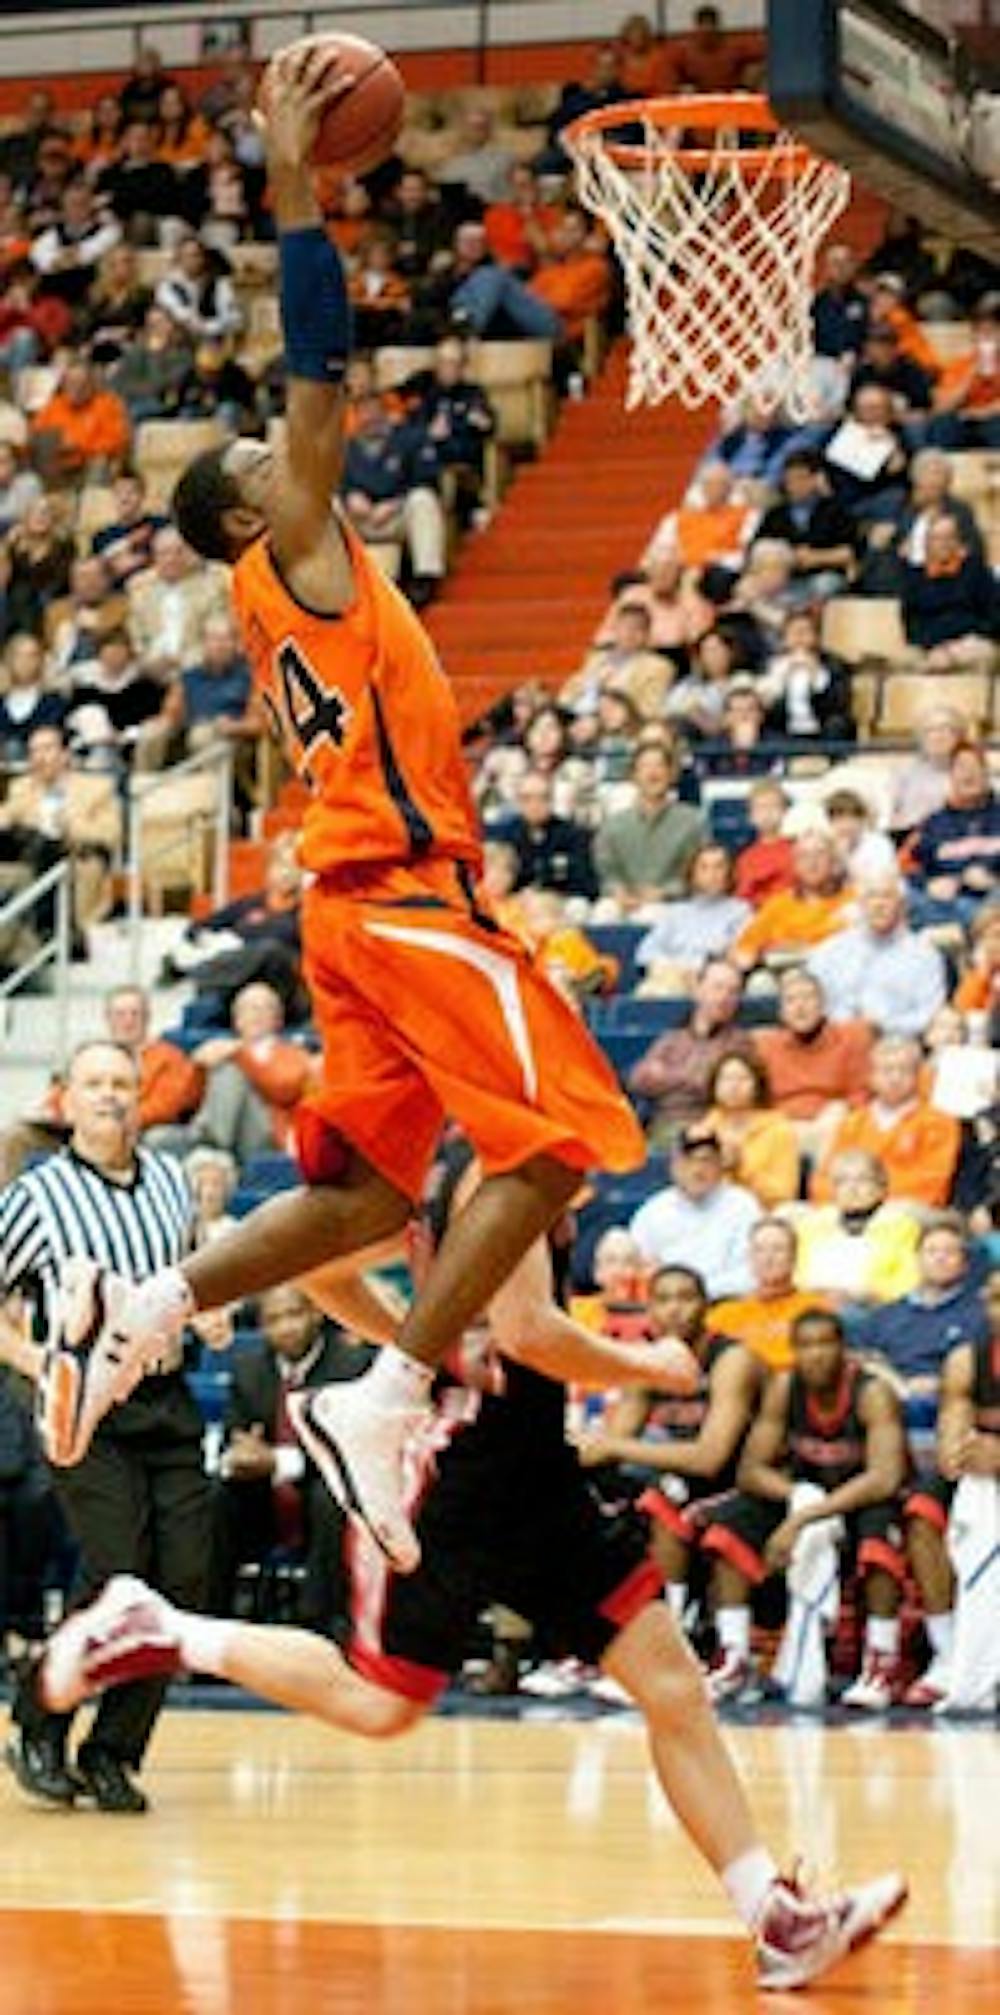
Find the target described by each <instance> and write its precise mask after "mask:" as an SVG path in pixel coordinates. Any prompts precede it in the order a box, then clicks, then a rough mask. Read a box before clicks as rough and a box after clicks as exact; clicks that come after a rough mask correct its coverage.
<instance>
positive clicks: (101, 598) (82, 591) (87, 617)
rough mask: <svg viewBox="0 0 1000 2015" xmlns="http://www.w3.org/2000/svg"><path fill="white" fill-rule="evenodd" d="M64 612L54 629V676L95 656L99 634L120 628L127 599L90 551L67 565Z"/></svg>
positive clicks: (63, 673) (100, 635) (102, 636)
mask: <svg viewBox="0 0 1000 2015" xmlns="http://www.w3.org/2000/svg"><path fill="white" fill-rule="evenodd" d="M67 604H68V605H67V609H66V614H65V615H64V616H61V617H60V618H59V620H58V621H57V622H56V624H55V626H54V629H53V637H52V653H51V663H52V670H53V674H54V676H56V677H62V676H65V674H66V673H71V674H72V673H73V672H75V670H76V667H77V666H78V665H83V664H89V663H90V661H91V660H92V659H93V658H95V657H96V656H97V652H98V649H99V647H100V644H101V640H102V638H104V637H106V636H107V635H108V633H109V632H110V631H111V630H118V629H121V627H122V625H123V623H124V622H125V618H126V616H127V613H128V603H127V601H126V600H125V596H124V595H123V594H122V593H121V591H120V590H119V589H116V588H114V587H113V586H112V584H111V580H110V577H109V574H108V569H107V567H106V566H105V564H104V561H103V560H102V559H100V558H99V557H95V556H94V555H93V554H91V555H90V556H89V557H87V558H85V559H82V560H74V561H73V562H72V565H71V567H70V575H69V595H68V598H67Z"/></svg>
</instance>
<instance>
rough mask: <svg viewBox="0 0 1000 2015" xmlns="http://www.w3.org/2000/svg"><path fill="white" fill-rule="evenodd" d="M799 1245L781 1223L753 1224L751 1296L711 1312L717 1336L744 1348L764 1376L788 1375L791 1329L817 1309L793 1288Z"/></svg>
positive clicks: (719, 1303)
mask: <svg viewBox="0 0 1000 2015" xmlns="http://www.w3.org/2000/svg"><path fill="white" fill-rule="evenodd" d="M798 1245H799V1241H798V1236H797V1234H796V1231H795V1226H794V1225H792V1224H789V1223H788V1222H787V1220H786V1219H785V1218H783V1217H761V1218H758V1220H757V1223H756V1224H755V1225H754V1227H753V1230H752V1231H751V1233H750V1273H751V1276H752V1287H751V1291H750V1293H749V1294H745V1295H741V1296H738V1297H737V1298H736V1299H735V1300H733V1301H717V1302H716V1303H715V1306H714V1308H713V1309H712V1320H713V1322H714V1323H715V1324H716V1326H717V1328H718V1329H719V1331H720V1333H721V1334H722V1335H723V1336H731V1337H734V1338H735V1340H736V1342H737V1343H742V1344H745V1346H746V1348H747V1350H749V1351H750V1352H751V1354H752V1356H754V1357H756V1358H758V1359H759V1361H760V1363H761V1364H763V1365H764V1366H765V1368H766V1370H768V1371H790V1370H791V1367H792V1364H793V1363H794V1356H793V1352H792V1324H793V1322H795V1321H796V1320H797V1318H798V1317H799V1316H800V1315H802V1314H803V1312H804V1311H805V1310H806V1309H807V1308H815V1306H816V1296H815V1294H804V1293H803V1291H802V1289H801V1288H799V1287H796V1285H795V1265H796V1259H797V1256H798Z"/></svg>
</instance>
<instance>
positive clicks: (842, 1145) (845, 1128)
mask: <svg viewBox="0 0 1000 2015" xmlns="http://www.w3.org/2000/svg"><path fill="white" fill-rule="evenodd" d="M921 1064H922V1057H921V1051H920V1044H919V1043H918V1042H916V1041H914V1039H913V1038H912V1037H910V1036H901V1035H888V1036H883V1037H882V1039H881V1041H879V1042H877V1043H876V1044H875V1047H874V1049H873V1050H872V1057H871V1073H870V1075H871V1093H870V1096H869V1098H868V1099H867V1100H866V1101H865V1103H864V1105H860V1106H856V1107H855V1108H854V1110H853V1111H852V1112H848V1113H845V1115H844V1117H843V1119H842V1120H841V1121H840V1124H839V1126H838V1127H837V1131H836V1133H835V1134H834V1136H833V1140H832V1142H831V1144H830V1147H829V1149H828V1151H827V1154H826V1156H825V1158H824V1160H823V1161H822V1162H821V1163H820V1166H819V1168H818V1169H817V1170H816V1173H815V1174H814V1176H813V1179H812V1183H811V1193H812V1195H813V1197H814V1199H815V1200H816V1202H818V1203H825V1202H826V1201H827V1199H828V1198H829V1197H830V1196H831V1194H833V1168H834V1165H835V1164H836V1162H837V1160H838V1157H839V1156H840V1155H842V1154H846V1153H847V1152H848V1151H849V1150H850V1149H852V1148H858V1149H860V1150H861V1151H862V1152H863V1153H867V1154H870V1155H871V1156H872V1157H873V1158H874V1159H877V1160H878V1161H879V1162H880V1163H881V1165H882V1167H883V1168H884V1170H885V1173H886V1178H887V1183H888V1191H887V1193H888V1195H889V1196H890V1197H892V1198H897V1197H898V1198H901V1199H903V1200H905V1201H906V1202H908V1203H916V1204H926V1205H928V1206H929V1207H930V1208H931V1209H932V1210H940V1209H941V1207H942V1206H943V1205H944V1204H946V1203H947V1202H948V1200H949V1198H950V1196H951V1187H952V1183H953V1181H954V1178H955V1171H956V1168H957V1166H958V1151H959V1147H960V1145H961V1133H960V1128H959V1125H958V1121H957V1120H955V1119H953V1118H952V1116H951V1114H950V1113H944V1112H938V1111H936V1110H935V1108H934V1107H933V1106H931V1105H928V1104H927V1102H926V1100H925V1099H924V1098H923V1097H922V1096H921V1090H920V1073H921Z"/></svg>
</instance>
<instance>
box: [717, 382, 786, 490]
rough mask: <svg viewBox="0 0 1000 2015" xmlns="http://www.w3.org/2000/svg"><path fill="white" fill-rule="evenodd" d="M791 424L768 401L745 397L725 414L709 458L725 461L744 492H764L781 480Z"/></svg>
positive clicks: (772, 488)
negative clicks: (720, 431) (721, 431)
mask: <svg viewBox="0 0 1000 2015" xmlns="http://www.w3.org/2000/svg"><path fill="white" fill-rule="evenodd" d="M793 440H794V434H793V432H792V429H791V427H789V426H788V425H787V424H786V422H785V421H784V420H783V419H782V418H781V417H780V415H779V414H778V413H777V412H776V411H774V410H773V409H772V408H771V407H770V406H769V405H764V404H762V403H761V402H760V401H759V400H756V399H752V398H747V399H744V400H743V402H742V404H741V405H740V406H739V407H738V408H736V409H735V411H734V412H733V413H732V414H731V415H730V416H728V417H727V422H726V424H725V427H724V431H723V433H722V434H721V435H720V436H719V437H718V438H717V439H716V440H715V441H713V443H712V445H711V447H710V448H709V450H708V456H709V459H711V460H712V461H720V462H725V463H726V466H727V467H728V468H729V469H731V470H732V472H733V475H734V476H736V477H738V479H739V483H740V487H741V489H742V490H743V493H744V495H746V496H748V497H750V498H751V499H754V498H760V497H763V496H767V495H768V494H769V493H770V492H772V491H773V490H774V489H776V487H777V485H778V483H779V482H780V480H781V471H782V468H783V467H784V461H785V455H786V453H787V452H788V450H789V448H790V447H791V445H792V442H793Z"/></svg>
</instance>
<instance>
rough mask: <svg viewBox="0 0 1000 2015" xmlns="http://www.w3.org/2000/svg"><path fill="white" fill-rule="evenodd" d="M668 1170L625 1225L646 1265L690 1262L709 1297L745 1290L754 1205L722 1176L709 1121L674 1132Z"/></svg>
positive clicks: (751, 1198)
mask: <svg viewBox="0 0 1000 2015" xmlns="http://www.w3.org/2000/svg"><path fill="white" fill-rule="evenodd" d="M671 1174H672V1177H673V1182H672V1184H671V1185H670V1186H668V1187H667V1188H666V1189H662V1190H659V1191H658V1192H657V1193H656V1195H655V1196H651V1197H650V1198H649V1199H648V1200H647V1202H646V1203H644V1204H641V1205H640V1206H639V1209H638V1210H637V1211H636V1213H635V1216H634V1217H633V1219H632V1222H631V1224H630V1225H629V1230H630V1232H631V1234H632V1237H633V1238H634V1239H635V1242H636V1244H637V1246H638V1247H639V1251H640V1252H641V1254H642V1257H643V1259H644V1261H645V1263H646V1265H647V1266H650V1267H656V1268H657V1269H659V1268H661V1267H665V1266H670V1265H676V1264H678V1263H683V1264H684V1265H685V1266H693V1267H696V1268H697V1270H698V1272H699V1273H700V1275H701V1277H702V1279H703V1280H704V1282H705V1287H706V1290H707V1294H708V1298H709V1300H710V1301H719V1300H721V1299H722V1297H723V1296H725V1295H739V1294H745V1293H746V1292H747V1291H748V1289H749V1285H750V1261H749V1240H750V1232H751V1228H752V1226H753V1225H754V1224H756V1222H757V1219H758V1218H759V1217H760V1215H761V1210H760V1205H759V1203H758V1202H757V1199H756V1197H755V1196H753V1195H751V1192H750V1191H749V1190H748V1189H743V1188H741V1187H740V1186H739V1185H738V1184H737V1183H733V1182H727V1181H726V1180H725V1179H724V1175H723V1154H722V1145H721V1142H720V1141H719V1139H718V1136H717V1135H716V1134H714V1133H713V1132H712V1130H711V1128H710V1127H708V1126H707V1125H705V1124H704V1123H696V1124H694V1125H692V1126H688V1127H685V1128H684V1129H683V1131H682V1132H681V1133H680V1134H678V1136H677V1142H676V1145H675V1147H674V1151H673V1157H672V1161H671Z"/></svg>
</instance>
